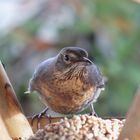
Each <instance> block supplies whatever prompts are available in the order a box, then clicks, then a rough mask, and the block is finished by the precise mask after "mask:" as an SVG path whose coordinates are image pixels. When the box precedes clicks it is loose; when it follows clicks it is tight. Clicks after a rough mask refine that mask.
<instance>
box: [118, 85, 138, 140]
mask: <svg viewBox="0 0 140 140" xmlns="http://www.w3.org/2000/svg"><path fill="white" fill-rule="evenodd" d="M124 139H129V140H140V87H139V89H138V91H137V93H136V95H135V98H134V101H133V103H132V106H131V107H130V110H129V112H128V114H127V117H126V122H125V125H124V127H123V129H122V132H121V134H120V136H119V140H124Z"/></svg>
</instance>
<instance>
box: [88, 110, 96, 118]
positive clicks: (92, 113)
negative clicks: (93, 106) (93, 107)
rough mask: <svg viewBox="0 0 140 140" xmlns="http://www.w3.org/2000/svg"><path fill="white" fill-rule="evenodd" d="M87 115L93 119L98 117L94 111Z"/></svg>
mask: <svg viewBox="0 0 140 140" xmlns="http://www.w3.org/2000/svg"><path fill="white" fill-rule="evenodd" d="M89 115H90V116H95V117H98V115H97V113H96V112H95V111H93V112H90V113H89Z"/></svg>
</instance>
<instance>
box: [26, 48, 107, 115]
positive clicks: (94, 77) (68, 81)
mask: <svg viewBox="0 0 140 140" xmlns="http://www.w3.org/2000/svg"><path fill="white" fill-rule="evenodd" d="M104 86H105V84H104V77H103V75H102V73H101V71H100V70H99V68H98V67H97V66H96V64H95V63H94V62H93V61H91V60H90V59H89V58H88V53H87V51H86V50H85V49H83V48H80V47H71V46H70V47H64V48H62V49H61V50H60V52H59V53H58V54H57V55H56V56H54V57H52V58H49V59H46V60H45V61H43V62H41V63H40V64H39V65H38V66H37V68H36V69H35V72H34V73H33V75H32V78H31V79H30V81H29V87H28V91H29V92H33V91H37V93H38V95H39V97H40V98H41V101H42V102H43V103H44V104H45V106H46V108H49V109H51V110H52V111H54V112H57V113H60V114H64V115H67V114H75V113H79V112H82V111H83V110H84V109H86V108H87V107H90V108H91V114H94V115H96V113H95V111H94V107H93V103H95V102H96V100H97V98H98V97H99V95H100V93H101V91H102V90H104ZM45 111H47V109H46V110H45ZM43 113H44V112H43ZM43 113H42V114H43Z"/></svg>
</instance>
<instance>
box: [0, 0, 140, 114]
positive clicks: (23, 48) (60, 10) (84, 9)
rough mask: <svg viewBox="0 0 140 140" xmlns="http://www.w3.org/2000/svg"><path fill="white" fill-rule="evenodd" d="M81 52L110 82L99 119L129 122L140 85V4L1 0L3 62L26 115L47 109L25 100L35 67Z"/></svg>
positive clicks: (29, 97) (31, 98)
mask: <svg viewBox="0 0 140 140" xmlns="http://www.w3.org/2000/svg"><path fill="white" fill-rule="evenodd" d="M66 46H79V47H82V48H85V49H86V50H87V51H88V52H89V57H90V58H91V59H92V60H93V61H94V62H95V63H96V64H97V65H98V66H99V68H100V69H101V71H102V73H103V74H104V75H105V76H106V77H107V79H108V81H107V83H106V89H105V91H104V92H103V93H102V94H101V96H100V97H99V99H98V102H97V103H96V104H95V110H96V112H97V114H98V115H99V116H124V115H125V114H126V112H127V111H128V107H129V105H130V104H131V101H132V99H133V96H134V94H135V92H136V89H137V88H138V85H139V83H140V0H135V1H133V0H129V1H128V0H124V1H121V0H116V1H112V0H106V1H104V0H89V1H88V0H87V1H86V0H85V1H84V0H1V1H0V59H1V60H2V62H3V63H4V64H5V69H6V71H7V73H8V76H9V78H10V80H11V82H12V85H13V86H14V88H15V91H16V93H17V96H18V99H19V100H20V102H21V105H22V107H23V110H24V112H25V114H26V115H33V114H35V113H37V112H40V111H41V110H42V109H43V108H44V106H43V105H42V103H41V102H40V100H39V99H38V96H37V95H36V94H24V92H25V91H27V88H28V82H29V79H30V78H31V75H32V74H33V72H34V69H35V67H36V66H37V65H38V64H39V63H40V62H41V61H43V60H45V59H47V58H49V57H52V56H54V55H56V54H57V53H58V51H59V50H60V49H61V48H63V47H66Z"/></svg>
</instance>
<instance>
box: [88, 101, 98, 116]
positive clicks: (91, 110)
mask: <svg viewBox="0 0 140 140" xmlns="http://www.w3.org/2000/svg"><path fill="white" fill-rule="evenodd" d="M89 115H93V116H95V117H98V115H97V114H96V112H95V110H94V106H93V103H92V104H90V114H89Z"/></svg>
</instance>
